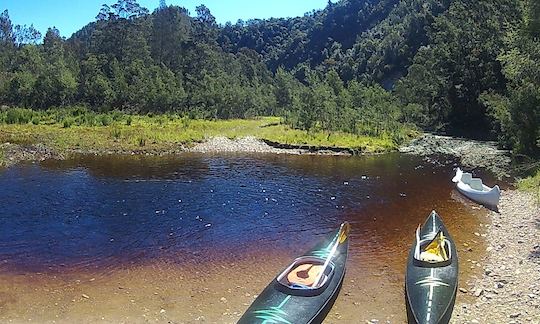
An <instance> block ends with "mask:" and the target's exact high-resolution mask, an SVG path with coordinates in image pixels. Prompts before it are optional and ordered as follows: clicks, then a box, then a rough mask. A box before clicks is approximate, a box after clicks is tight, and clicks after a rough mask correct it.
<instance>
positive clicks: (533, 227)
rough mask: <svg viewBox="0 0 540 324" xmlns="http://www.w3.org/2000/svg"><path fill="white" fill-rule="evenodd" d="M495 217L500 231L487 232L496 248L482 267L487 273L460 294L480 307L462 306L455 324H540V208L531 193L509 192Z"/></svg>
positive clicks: (491, 243) (456, 308) (491, 215)
mask: <svg viewBox="0 0 540 324" xmlns="http://www.w3.org/2000/svg"><path fill="white" fill-rule="evenodd" d="M490 217H491V219H492V223H493V225H494V226H488V227H487V229H488V230H487V235H486V239H487V242H489V245H490V246H491V247H492V248H491V249H489V248H488V249H487V250H486V256H485V257H484V259H483V260H482V262H481V263H482V265H483V268H484V271H483V274H482V276H481V277H479V278H473V279H471V280H470V281H469V282H468V285H469V288H468V289H465V288H462V289H460V291H461V292H462V293H469V294H471V295H473V296H474V297H476V298H475V302H474V303H473V304H472V305H467V304H461V305H459V304H458V305H456V307H455V308H454V314H453V316H452V323H511V322H514V323H539V321H540V249H539V248H538V247H539V239H540V210H539V208H538V204H537V202H536V201H535V199H534V197H532V195H529V194H527V193H522V192H518V191H504V192H503V194H502V195H501V202H500V205H499V213H496V212H491V214H490ZM493 247H495V248H493ZM458 302H459V301H458Z"/></svg>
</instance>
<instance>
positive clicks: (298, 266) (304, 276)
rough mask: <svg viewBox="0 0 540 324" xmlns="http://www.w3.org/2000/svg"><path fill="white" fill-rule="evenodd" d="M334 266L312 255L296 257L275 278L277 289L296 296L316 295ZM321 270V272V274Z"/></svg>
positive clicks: (325, 282) (331, 273)
mask: <svg viewBox="0 0 540 324" xmlns="http://www.w3.org/2000/svg"><path fill="white" fill-rule="evenodd" d="M334 269H335V266H334V264H333V263H332V262H329V263H328V264H327V266H326V267H325V260H324V259H321V258H317V257H313V256H304V257H300V258H297V259H296V260H294V261H293V263H292V264H291V265H290V266H289V267H287V269H285V270H284V271H283V272H282V273H281V274H280V275H279V276H278V277H277V278H276V280H277V283H276V285H277V286H278V289H279V290H281V291H283V292H285V293H287V294H289V295H296V296H316V295H319V294H320V293H322V292H323V291H324V290H325V289H326V286H328V283H329V282H330V279H332V276H333V275H334ZM321 272H323V273H322V274H321Z"/></svg>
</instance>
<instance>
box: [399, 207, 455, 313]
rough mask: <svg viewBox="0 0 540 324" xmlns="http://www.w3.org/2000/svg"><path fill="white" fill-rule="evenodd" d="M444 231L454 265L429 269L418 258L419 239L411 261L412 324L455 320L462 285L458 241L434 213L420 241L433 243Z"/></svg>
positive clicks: (407, 292)
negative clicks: (456, 243) (454, 239)
mask: <svg viewBox="0 0 540 324" xmlns="http://www.w3.org/2000/svg"><path fill="white" fill-rule="evenodd" d="M439 230H442V232H443V234H444V236H445V237H446V239H447V242H448V243H449V248H450V255H451V258H450V262H448V263H445V264H444V265H443V266H436V265H426V264H422V263H421V262H418V261H417V260H416V259H415V258H414V254H415V247H416V243H417V239H416V238H415V240H414V243H413V246H412V248H411V251H410V252H409V258H408V261H407V274H406V278H405V297H406V304H407V314H408V321H409V323H426V324H435V323H448V322H449V321H450V318H451V316H452V311H453V309H454V303H455V300H456V293H457V284H458V271H459V269H458V257H457V250H456V246H455V243H454V241H453V240H452V238H451V236H450V234H449V233H448V230H447V229H446V227H445V226H444V224H443V222H442V220H441V218H440V217H439V215H437V213H435V212H432V213H431V215H430V216H429V217H428V219H427V220H426V223H425V224H424V225H423V226H422V228H421V230H420V239H421V240H422V241H424V240H431V239H433V238H434V237H435V235H436V234H437V232H438V231H439Z"/></svg>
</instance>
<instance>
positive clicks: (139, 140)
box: [137, 136, 146, 147]
mask: <svg viewBox="0 0 540 324" xmlns="http://www.w3.org/2000/svg"><path fill="white" fill-rule="evenodd" d="M137 144H139V146H140V147H143V146H145V145H146V138H144V137H142V136H139V137H137Z"/></svg>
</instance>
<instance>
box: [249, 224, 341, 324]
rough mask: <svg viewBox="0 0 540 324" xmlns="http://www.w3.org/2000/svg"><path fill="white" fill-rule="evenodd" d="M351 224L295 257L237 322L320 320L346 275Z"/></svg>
mask: <svg viewBox="0 0 540 324" xmlns="http://www.w3.org/2000/svg"><path fill="white" fill-rule="evenodd" d="M349 228H350V226H349V224H348V223H344V224H342V225H341V226H340V228H339V229H338V230H336V231H334V232H332V233H331V234H329V235H328V236H327V238H326V239H324V240H323V241H322V242H321V243H320V244H318V245H316V246H315V247H314V248H313V249H312V250H310V251H308V252H307V253H306V254H304V255H303V256H301V257H299V258H297V259H296V260H294V261H293V262H292V263H291V265H290V266H288V267H287V268H286V269H285V270H283V271H282V272H281V273H280V274H279V275H278V276H277V277H276V278H275V279H274V280H273V281H272V282H271V283H270V284H269V285H268V286H267V287H266V288H265V289H264V291H263V292H262V293H261V294H260V295H259V297H257V299H255V301H254V302H253V304H252V305H251V306H250V307H249V308H248V310H247V311H246V313H245V314H244V316H242V318H240V321H238V323H240V324H246V323H260V324H270V323H276V324H279V323H283V324H302V323H321V322H322V321H323V320H324V318H325V317H326V315H327V314H328V312H329V311H330V309H331V308H332V306H333V304H334V302H335V300H336V298H337V296H338V293H339V290H340V289H341V285H342V283H343V277H344V276H345V264H346V262H347V254H348V246H349V238H348V234H349Z"/></svg>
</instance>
